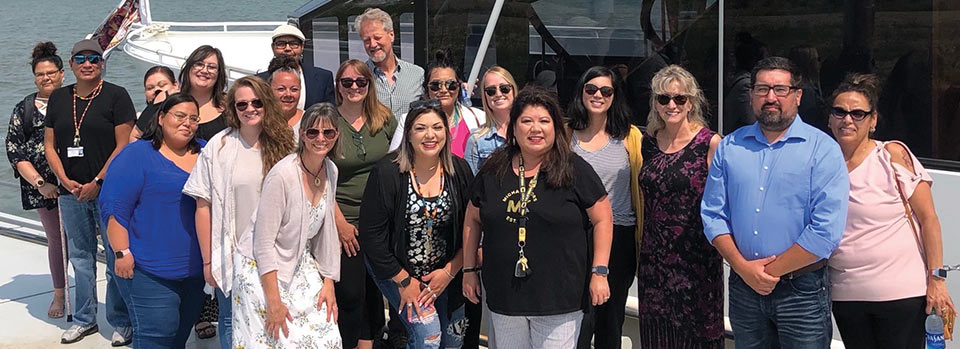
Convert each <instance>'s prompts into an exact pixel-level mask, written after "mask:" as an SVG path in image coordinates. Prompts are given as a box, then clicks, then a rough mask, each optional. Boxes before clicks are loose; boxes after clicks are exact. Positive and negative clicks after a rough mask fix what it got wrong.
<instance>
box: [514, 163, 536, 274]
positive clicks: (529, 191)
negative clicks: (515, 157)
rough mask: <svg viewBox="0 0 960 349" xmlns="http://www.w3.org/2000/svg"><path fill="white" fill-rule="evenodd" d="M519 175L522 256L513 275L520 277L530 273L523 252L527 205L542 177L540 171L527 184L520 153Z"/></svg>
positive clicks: (519, 244) (518, 219)
mask: <svg viewBox="0 0 960 349" xmlns="http://www.w3.org/2000/svg"><path fill="white" fill-rule="evenodd" d="M518 167H519V170H520V171H519V172H520V173H519V176H518V177H520V212H519V213H520V217H518V218H517V224H518V225H519V226H518V227H517V246H518V247H520V258H518V259H517V266H516V269H515V270H514V274H513V276H515V277H518V278H523V277H527V276H528V275H530V272H531V271H530V266H529V265H528V264H527V257H526V256H525V255H524V253H523V248H524V247H525V246H526V245H527V211H528V210H527V205H528V204H529V203H530V198H531V197H533V189H534V188H536V187H537V178H539V177H540V171H537V174H535V175H533V179H531V180H530V187H529V188H527V186H526V183H525V182H526V178H524V177H525V176H526V171H525V170H524V168H523V155H519V166H518Z"/></svg>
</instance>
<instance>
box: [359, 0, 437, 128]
mask: <svg viewBox="0 0 960 349" xmlns="http://www.w3.org/2000/svg"><path fill="white" fill-rule="evenodd" d="M353 28H354V30H356V31H357V33H358V34H360V40H362V41H363V49H364V51H366V52H367V56H368V57H370V59H368V60H367V67H369V68H370V71H372V72H373V77H374V82H375V83H376V84H377V99H378V100H379V101H380V103H382V104H383V105H385V106H387V108H390V110H392V111H393V115H394V116H395V117H399V116H400V115H403V114H406V113H407V110H408V108H409V106H410V103H411V102H413V101H415V100H418V99H420V95H421V93H422V87H421V86H422V85H423V68H421V67H419V66H417V65H416V64H413V63H410V62H407V61H404V60H401V59H400V58H397V56H396V55H395V54H394V52H393V39H394V36H393V35H394V34H393V19H392V18H390V14H388V13H386V12H384V11H383V10H381V9H378V8H368V9H367V10H366V11H363V14H361V15H359V16H357V19H356V21H355V22H354V24H353Z"/></svg>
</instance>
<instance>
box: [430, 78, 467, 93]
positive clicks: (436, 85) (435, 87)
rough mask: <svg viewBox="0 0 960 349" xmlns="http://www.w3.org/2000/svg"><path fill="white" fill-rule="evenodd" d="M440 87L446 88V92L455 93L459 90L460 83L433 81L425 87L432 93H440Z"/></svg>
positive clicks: (455, 81)
mask: <svg viewBox="0 0 960 349" xmlns="http://www.w3.org/2000/svg"><path fill="white" fill-rule="evenodd" d="M440 86H445V87H446V88H447V91H456V90H458V89H459V88H460V83H459V82H457V80H447V81H440V80H433V81H430V83H428V84H427V87H429V88H430V91H433V92H437V91H440Z"/></svg>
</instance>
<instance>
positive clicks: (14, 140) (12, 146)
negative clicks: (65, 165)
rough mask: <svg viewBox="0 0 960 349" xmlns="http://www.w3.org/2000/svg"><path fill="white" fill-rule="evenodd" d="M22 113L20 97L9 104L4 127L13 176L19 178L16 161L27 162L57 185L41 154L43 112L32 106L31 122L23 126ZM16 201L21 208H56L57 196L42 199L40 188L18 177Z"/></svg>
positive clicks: (45, 179) (47, 179)
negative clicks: (14, 104) (6, 124)
mask: <svg viewBox="0 0 960 349" xmlns="http://www.w3.org/2000/svg"><path fill="white" fill-rule="evenodd" d="M23 113H24V108H23V100H21V101H20V103H17V105H16V106H15V107H13V114H11V115H10V125H9V126H8V128H7V159H8V160H10V164H11V165H13V176H14V177H20V172H18V171H17V163H18V162H20V161H28V162H30V163H31V164H33V167H34V168H36V169H37V172H39V173H40V176H42V177H43V180H44V181H46V182H47V183H53V184H57V176H56V175H54V174H53V170H51V169H50V165H49V164H48V163H47V157H46V156H44V154H43V132H44V128H43V119H44V118H45V117H46V115H44V114H42V113H40V108H34V109H33V123H32V124H30V125H24V124H23V121H24V120H23ZM27 130H30V131H29V132H30V134H29V135H27V132H25V131H27ZM20 200H21V203H22V204H23V209H24V210H32V209H36V208H41V207H43V208H47V209H52V208H54V207H57V199H47V198H44V197H43V195H42V194H40V191H39V190H37V189H36V188H34V187H33V184H30V183H28V182H27V181H26V180H25V179H24V178H20Z"/></svg>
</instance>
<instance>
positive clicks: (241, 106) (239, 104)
mask: <svg viewBox="0 0 960 349" xmlns="http://www.w3.org/2000/svg"><path fill="white" fill-rule="evenodd" d="M248 105H252V106H253V107H254V108H263V101H261V100H259V99H254V100H252V101H250V102H246V101H241V102H237V103H236V104H234V106H236V107H237V110H238V111H244V110H247V106H248Z"/></svg>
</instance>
